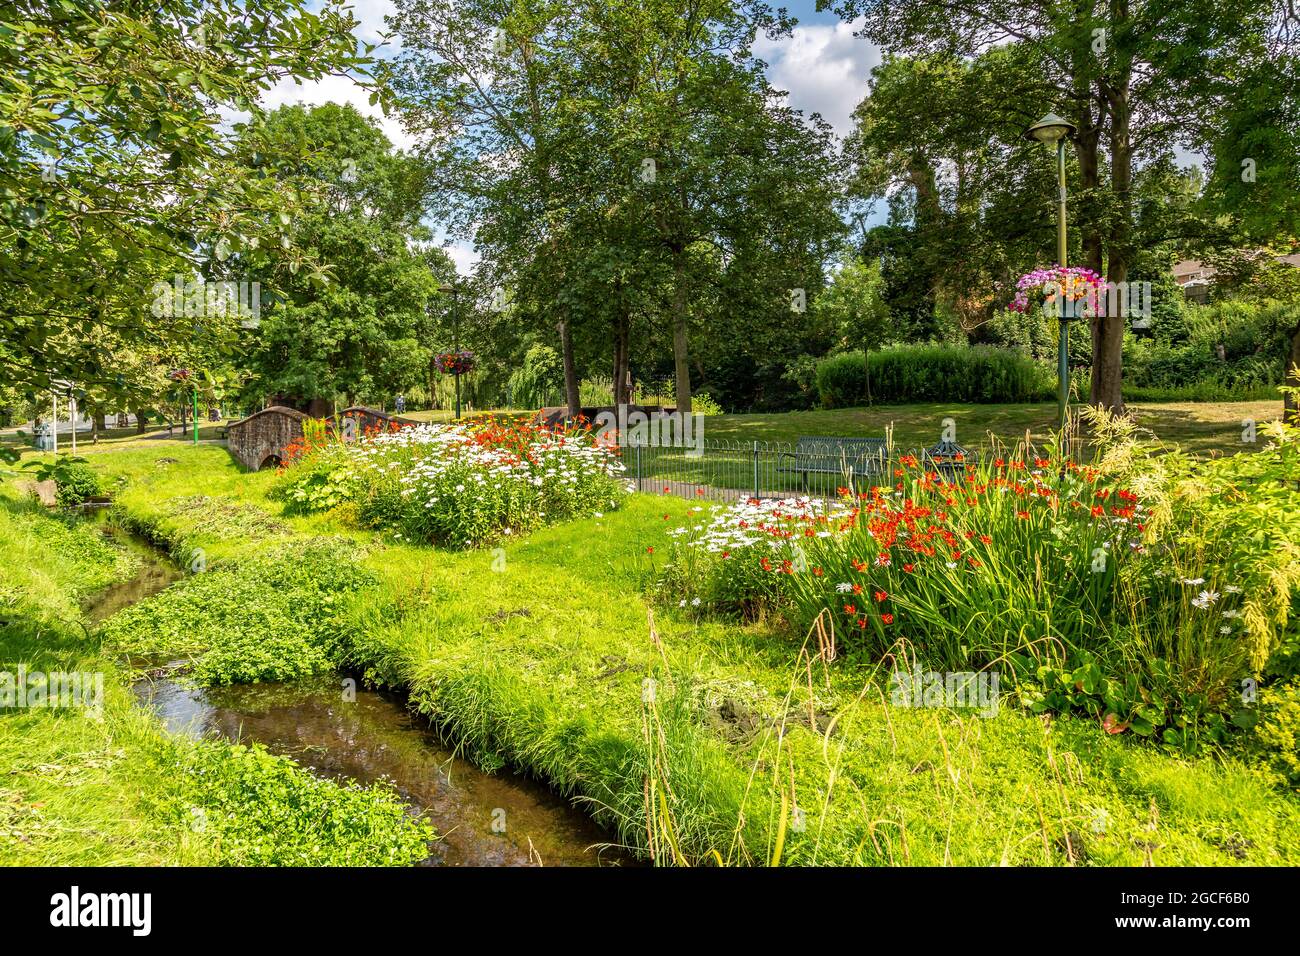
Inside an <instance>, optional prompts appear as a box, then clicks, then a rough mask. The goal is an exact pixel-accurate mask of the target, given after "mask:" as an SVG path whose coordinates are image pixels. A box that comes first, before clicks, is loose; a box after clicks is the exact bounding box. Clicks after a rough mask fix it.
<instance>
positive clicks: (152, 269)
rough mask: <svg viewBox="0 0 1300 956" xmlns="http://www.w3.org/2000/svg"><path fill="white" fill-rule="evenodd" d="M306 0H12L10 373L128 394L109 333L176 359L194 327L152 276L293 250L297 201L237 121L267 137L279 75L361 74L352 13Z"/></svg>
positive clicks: (2, 247) (1, 177)
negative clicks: (254, 159) (172, 311)
mask: <svg viewBox="0 0 1300 956" xmlns="http://www.w3.org/2000/svg"><path fill="white" fill-rule="evenodd" d="M309 6H314V5H309V4H308V3H307V0H156V2H153V3H148V4H146V3H137V2H126V3H107V2H102V0H15V2H13V3H10V4H9V5H8V6H7V7H6V9H5V11H4V13H3V14H0V117H3V120H0V302H2V303H3V304H0V339H2V340H3V342H4V343H5V344H4V346H3V347H2V348H0V374H3V375H4V376H5V377H6V378H8V379H9V380H11V381H15V382H21V383H23V385H24V386H25V387H27V388H33V389H45V388H48V386H49V383H50V381H51V380H52V379H59V378H67V379H72V380H74V381H76V382H79V383H83V384H84V385H86V386H88V387H95V388H98V389H100V390H102V391H103V392H105V393H108V394H111V395H115V396H120V397H125V396H127V395H129V394H130V393H131V390H132V388H133V384H134V383H133V382H132V381H131V379H130V378H129V377H127V376H125V375H122V374H121V373H120V371H118V369H117V368H116V367H115V362H116V360H117V358H118V357H119V356H118V354H117V352H109V353H105V351H104V340H103V336H102V335H101V334H100V333H102V332H105V331H108V332H110V333H111V335H112V341H113V344H114V346H115V348H116V349H118V350H125V349H135V350H136V351H138V352H139V353H140V354H151V353H153V352H155V351H162V352H166V351H170V350H171V349H172V347H173V345H175V344H176V343H177V342H178V341H179V340H181V339H183V338H184V337H186V336H187V335H188V334H190V332H191V330H190V329H186V328H183V327H181V326H179V325H178V324H176V323H172V322H157V321H154V320H153V319H154V318H155V317H153V316H151V313H150V310H149V309H148V308H147V306H148V304H149V295H148V292H147V290H148V289H149V287H150V284H151V283H152V281H153V280H154V279H156V278H158V277H159V275H160V274H163V275H173V274H183V275H186V276H191V275H193V274H195V273H199V272H202V271H204V270H208V271H213V270H218V271H219V269H220V266H219V264H218V263H219V258H218V257H214V255H213V252H214V250H215V249H216V247H217V246H218V245H222V244H224V246H227V247H230V248H234V249H239V248H246V247H249V246H251V245H253V244H255V243H257V242H259V241H260V242H264V243H275V242H280V241H281V238H282V236H283V235H284V234H285V233H284V230H283V228H282V227H283V226H284V225H285V223H287V215H288V213H289V212H290V211H291V210H292V209H293V208H294V206H295V204H296V197H295V196H294V195H293V194H292V193H291V192H288V191H285V190H282V189H280V188H278V184H277V182H276V181H275V180H274V179H273V178H264V177H259V176H257V175H248V174H247V173H246V171H245V170H242V169H240V168H239V166H238V164H237V162H236V161H235V158H234V157H233V155H232V145H231V137H230V136H229V133H228V132H227V131H226V130H225V129H223V125H222V124H223V118H222V113H223V111H233V112H245V113H248V114H250V117H251V118H250V120H249V122H248V123H247V124H246V127H245V132H244V134H243V135H244V137H245V138H253V137H256V135H257V131H258V128H259V120H260V115H261V111H260V109H259V107H258V105H257V101H258V98H259V97H260V95H261V93H262V91H263V90H264V89H266V88H267V87H269V86H270V85H271V84H273V83H274V82H276V81H277V80H280V79H282V78H285V77H297V78H300V79H315V78H318V77H321V76H323V75H326V74H328V73H343V72H346V71H349V70H354V69H358V68H361V67H364V65H365V63H366V60H365V58H364V56H362V55H359V52H358V50H357V44H356V41H355V39H354V38H353V36H352V33H351V31H352V28H353V26H355V22H356V21H355V20H354V19H353V18H352V17H351V15H350V13H348V12H347V10H346V9H345V8H343V7H342V6H341V5H339V4H337V3H334V2H333V0H331V2H329V3H327V4H326V5H325V6H324V8H323V9H316V10H311V9H309ZM367 52H368V51H367ZM277 212H279V213H284V214H285V215H286V219H285V220H284V221H281V220H280V219H279V218H278V217H276V216H275V215H274V213H277ZM266 279H267V280H269V279H270V277H266Z"/></svg>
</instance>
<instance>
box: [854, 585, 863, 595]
mask: <svg viewBox="0 0 1300 956" xmlns="http://www.w3.org/2000/svg"><path fill="white" fill-rule="evenodd" d="M853 593H854V594H861V593H862V585H861V584H855V585H853Z"/></svg>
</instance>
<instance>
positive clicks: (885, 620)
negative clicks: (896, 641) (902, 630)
mask: <svg viewBox="0 0 1300 956" xmlns="http://www.w3.org/2000/svg"><path fill="white" fill-rule="evenodd" d="M880 623H881V624H893V623H894V615H892V614H888V613H886V614H882V615H880Z"/></svg>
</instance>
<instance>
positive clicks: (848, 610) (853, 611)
mask: <svg viewBox="0 0 1300 956" xmlns="http://www.w3.org/2000/svg"><path fill="white" fill-rule="evenodd" d="M844 613H845V614H857V613H858V609H857V608H856V607H854V606H853V605H852V604H846V605H844Z"/></svg>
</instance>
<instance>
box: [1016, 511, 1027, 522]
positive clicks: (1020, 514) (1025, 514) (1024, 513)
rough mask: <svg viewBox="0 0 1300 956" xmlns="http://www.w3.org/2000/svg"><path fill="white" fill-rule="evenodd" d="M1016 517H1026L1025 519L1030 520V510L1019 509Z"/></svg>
mask: <svg viewBox="0 0 1300 956" xmlns="http://www.w3.org/2000/svg"><path fill="white" fill-rule="evenodd" d="M1016 517H1017V518H1022V519H1024V520H1026V521H1028V520H1029V512H1028V511H1017V512H1016Z"/></svg>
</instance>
